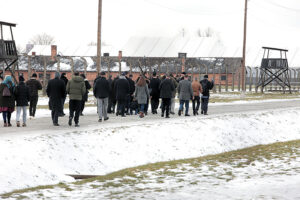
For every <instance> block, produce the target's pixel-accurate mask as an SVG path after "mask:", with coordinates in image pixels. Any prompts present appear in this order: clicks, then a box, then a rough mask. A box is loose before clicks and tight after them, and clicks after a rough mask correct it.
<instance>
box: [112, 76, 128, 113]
mask: <svg viewBox="0 0 300 200" xmlns="http://www.w3.org/2000/svg"><path fill="white" fill-rule="evenodd" d="M114 91H115V95H116V100H117V102H118V105H117V111H116V115H117V116H118V115H119V114H120V115H121V116H122V117H126V115H125V106H126V102H127V96H128V95H129V92H130V85H129V82H128V81H127V79H126V78H125V73H124V72H123V73H122V74H121V76H120V77H119V78H118V79H117V81H116V83H115V84H114Z"/></svg>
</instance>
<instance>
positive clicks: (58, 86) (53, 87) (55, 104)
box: [46, 72, 66, 126]
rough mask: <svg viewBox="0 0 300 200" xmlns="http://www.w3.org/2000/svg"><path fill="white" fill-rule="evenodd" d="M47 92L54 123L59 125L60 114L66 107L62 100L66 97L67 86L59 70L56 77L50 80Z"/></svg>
mask: <svg viewBox="0 0 300 200" xmlns="http://www.w3.org/2000/svg"><path fill="white" fill-rule="evenodd" d="M46 92H47V96H48V97H49V108H50V110H51V117H52V122H53V125H54V126H59V124H58V116H59V115H60V114H61V113H62V111H63V109H64V107H63V105H62V103H61V102H62V99H63V98H66V86H65V83H64V81H63V80H61V79H60V74H59V72H55V78H54V79H51V80H50V81H49V82H48V85H47V89H46Z"/></svg>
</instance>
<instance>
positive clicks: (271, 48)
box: [262, 47, 289, 52]
mask: <svg viewBox="0 0 300 200" xmlns="http://www.w3.org/2000/svg"><path fill="white" fill-rule="evenodd" d="M262 48H263V49H269V50H275V51H286V52H287V51H289V50H287V49H278V48H273V47H262Z"/></svg>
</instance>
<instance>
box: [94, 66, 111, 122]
mask: <svg viewBox="0 0 300 200" xmlns="http://www.w3.org/2000/svg"><path fill="white" fill-rule="evenodd" d="M109 91H110V85H109V82H108V80H106V78H105V72H101V73H100V78H98V80H97V81H96V83H95V85H94V88H93V92H94V96H95V97H96V99H97V109H98V115H99V119H98V122H102V117H104V121H106V120H108V119H109V118H108V117H107V105H108V97H109Z"/></svg>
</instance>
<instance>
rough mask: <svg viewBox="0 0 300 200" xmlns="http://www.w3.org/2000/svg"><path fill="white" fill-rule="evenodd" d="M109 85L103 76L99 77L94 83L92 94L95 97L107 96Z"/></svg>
mask: <svg viewBox="0 0 300 200" xmlns="http://www.w3.org/2000/svg"><path fill="white" fill-rule="evenodd" d="M109 91H110V86H109V82H108V80H106V78H105V77H101V78H99V79H98V80H97V81H96V83H95V85H94V89H93V92H94V96H95V97H96V98H100V99H103V98H107V97H108V96H109Z"/></svg>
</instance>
